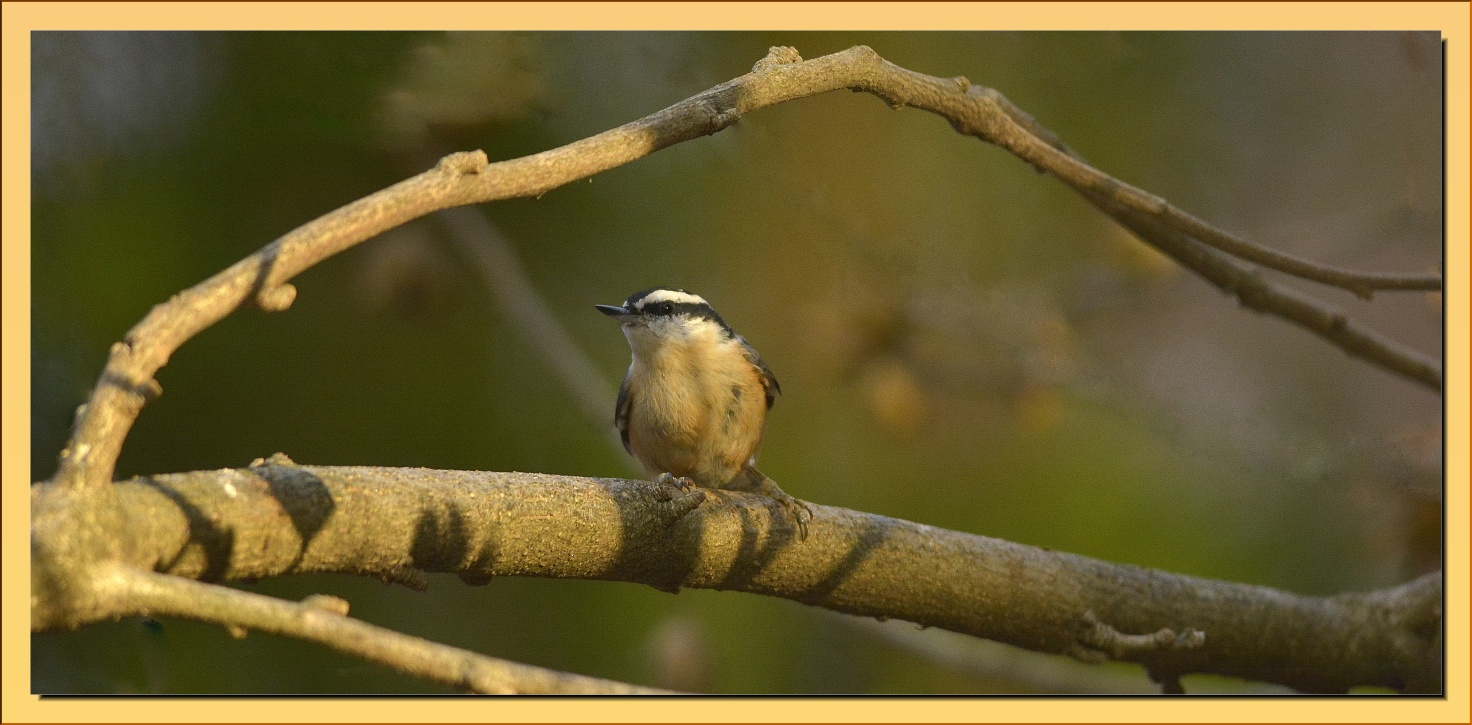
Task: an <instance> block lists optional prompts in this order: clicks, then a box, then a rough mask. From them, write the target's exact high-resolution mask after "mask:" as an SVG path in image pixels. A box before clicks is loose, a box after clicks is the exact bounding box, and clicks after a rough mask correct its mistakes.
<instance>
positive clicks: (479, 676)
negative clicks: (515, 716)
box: [98, 566, 671, 695]
mask: <svg viewBox="0 0 1472 725" xmlns="http://www.w3.org/2000/svg"><path fill="white" fill-rule="evenodd" d="M98 579H99V584H100V586H101V587H103V588H105V589H106V590H107V593H108V595H109V596H111V597H114V598H115V601H116V602H117V609H116V615H115V616H127V615H142V616H170V617H182V618H184V619H194V620H198V621H201V622H209V623H212V624H219V625H221V626H224V627H226V628H227V629H230V630H231V632H232V635H233V636H236V637H237V638H238V637H241V636H244V630H258V631H261V632H269V633H271V634H279V635H283V636H287V637H295V638H297V639H303V640H307V641H309V642H316V643H318V644H321V645H325V646H327V647H330V648H332V649H335V650H337V651H339V652H343V653H345V654H349V655H353V656H355V657H361V658H363V659H365V660H368V661H370V662H377V663H379V664H381V665H385V666H388V667H391V668H393V669H395V670H398V671H400V672H403V673H404V674H407V675H413V676H415V677H420V678H423V679H426V680H431V681H434V682H441V683H444V684H446V685H449V686H451V687H454V688H457V689H462V690H467V691H470V692H481V693H487V694H498V695H513V694H558V695H656V694H671V693H669V692H668V691H666V690H657V689H653V688H648V687H639V686H637V685H629V684H626V683H622V682H614V681H612V680H602V679H598V678H595V677H584V676H582V675H575V674H571V673H567V672H559V671H557V670H549V669H547V668H545V667H536V666H533V665H526V664H521V663H519V662H511V661H508V660H502V659H497V658H495V657H487V656H485V655H481V654H477V653H475V652H471V651H469V650H463V649H459V648H457V647H450V646H448V645H443V644H438V643H435V642H431V641H429V640H426V639H421V638H419V637H411V636H409V635H407V634H402V633H399V632H395V631H393V630H391V629H384V628H383V627H376V626H374V625H371V624H368V623H366V622H362V621H359V620H356V619H350V618H349V617H348V616H347V602H346V601H344V600H342V599H339V598H337V597H332V596H326V595H320V594H318V595H313V596H310V597H307V598H306V599H304V600H302V602H300V603H296V604H293V603H291V602H286V601H282V600H280V599H275V598H273V597H267V596H263V595H260V594H254V593H251V592H244V591H240V590H238V589H231V588H228V587H223V586H219V585H215V584H204V583H201V582H197V581H193V580H190V579H184V578H182V577H176V576H169V575H166V574H157V573H154V572H148V571H142V570H139V569H134V568H132V567H127V566H114V567H110V568H109V569H108V570H106V571H103V572H99V576H98Z"/></svg>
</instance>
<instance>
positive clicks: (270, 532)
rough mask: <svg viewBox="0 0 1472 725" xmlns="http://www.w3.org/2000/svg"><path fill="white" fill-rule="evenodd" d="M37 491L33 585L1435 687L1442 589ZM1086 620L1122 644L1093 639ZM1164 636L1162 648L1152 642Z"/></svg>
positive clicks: (367, 497)
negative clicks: (716, 617) (581, 592)
mask: <svg viewBox="0 0 1472 725" xmlns="http://www.w3.org/2000/svg"><path fill="white" fill-rule="evenodd" d="M40 488H45V489H53V490H46V491H42V492H40V493H38V494H36V496H37V499H36V500H35V501H33V510H34V511H37V512H39V513H38V514H37V516H38V523H36V524H35V527H36V528H37V529H38V530H39V531H41V532H42V537H43V539H44V542H45V544H44V545H43V546H33V552H32V557H33V561H32V570H33V571H46V572H52V571H63V572H64V571H67V569H68V567H69V562H70V561H72V559H71V557H72V556H74V552H76V551H78V550H81V549H85V548H86V546H87V545H88V544H87V542H89V541H91V540H92V538H91V537H100V538H102V539H104V540H106V541H109V542H112V545H113V546H114V547H116V549H115V550H116V551H117V552H118V554H117V556H118V557H119V558H118V562H119V563H120V564H125V565H131V566H135V567H138V568H143V569H157V570H159V571H162V572H164V573H167V574H172V575H176V576H181V577H191V578H206V579H211V580H231V579H261V578H266V577H271V576H278V575H282V574H291V573H316V572H339V573H353V574H358V575H367V576H378V575H381V574H382V573H383V572H386V571H399V570H402V569H403V568H405V567H413V568H416V569H421V570H424V571H426V572H447V573H456V574H459V575H460V576H461V577H462V578H464V579H466V580H467V581H470V582H473V583H478V582H484V581H487V580H488V579H490V578H492V577H497V576H542V577H558V578H578V579H604V580H619V581H630V582H639V583H643V584H647V585H650V586H653V587H656V588H658V589H661V590H665V591H676V590H678V589H680V588H681V587H698V588H709V589H722V590H735V591H744V592H752V593H757V594H765V595H769V596H777V597H783V598H787V599H792V600H795V601H798V602H803V603H806V604H811V605H815V606H820V607H824V608H827V609H832V610H835V611H839V612H845V613H849V614H857V615H861V616H882V617H892V618H895V619H904V620H908V621H912V622H917V623H920V624H923V625H927V626H932V627H938V628H942V629H948V630H951V631H955V632H962V633H966V634H971V635H975V636H980V637H985V638H988V639H994V640H997V641H1000V642H1005V643H1008V644H1012V645H1016V646H1019V647H1023V648H1026V649H1030V650H1035V651H1040V652H1051V653H1063V654H1075V655H1076V654H1077V652H1078V651H1079V650H1080V648H1081V646H1083V647H1086V648H1088V649H1089V650H1091V651H1092V652H1094V653H1096V654H1095V655H1094V659H1095V661H1097V660H1098V659H1101V658H1111V657H1112V658H1117V659H1122V660H1128V661H1134V662H1139V663H1141V664H1144V665H1145V666H1146V667H1147V670H1149V671H1151V672H1155V673H1159V672H1170V673H1175V674H1189V673H1198V672H1201V673H1216V674H1226V675H1235V676H1239V677H1246V678H1249V679H1255V680H1261V681H1265V682H1275V683H1280V684H1285V685H1288V686H1291V687H1295V688H1298V689H1303V690H1310V691H1343V690H1344V689H1346V688H1348V687H1351V686H1354V685H1361V684H1372V685H1382V686H1387V687H1395V688H1408V689H1415V690H1417V691H1426V690H1428V689H1429V690H1434V689H1436V688H1438V687H1439V686H1440V677H1441V674H1440V673H1441V670H1440V657H1441V649H1440V641H1441V640H1440V637H1439V633H1440V631H1441V614H1440V609H1439V602H1440V593H1441V577H1440V575H1439V574H1437V575H1434V576H1429V577H1424V578H1422V579H1418V580H1416V581H1414V582H1412V583H1410V584H1407V585H1404V586H1402V587H1398V588H1396V589H1389V590H1383V591H1381V592H1375V593H1370V594H1352V595H1344V596H1339V597H1330V598H1322V597H1306V596H1299V595H1295V594H1291V593H1288V592H1284V591H1281V590H1277V589H1270V588H1267V587H1260V586H1253V585H1247V584H1234V583H1229V582H1221V581H1212V580H1207V579H1200V578H1195V577H1189V576H1182V575H1176V574H1168V573H1165V572H1161V571H1155V570H1150V569H1142V568H1139V567H1135V566H1128V565H1121V564H1111V563H1108V562H1103V561H1099V560H1096V559H1089V558H1087V557H1083V556H1078V555H1074V554H1068V553H1063V552H1057V551H1050V550H1046V549H1039V548H1035V547H1030V546H1024V545H1021V544H1014V543H1010V542H1006V541H1002V540H998V539H991V538H987V537H983V536H975V535H971V534H965V533H960V532H955V531H947V530H944V529H937V528H933V527H929V526H924V525H921V524H915V523H910V522H908V521H900V520H896V519H891V518H886V517H883V516H876V515H873V514H866V513H861V512H857V511H850V510H846V509H840V508H833V507H827V506H818V505H814V506H813V507H812V509H813V514H814V516H813V520H812V522H811V525H810V531H809V535H808V538H807V539H806V540H803V541H799V540H798V539H797V536H796V532H795V531H794V530H793V529H792V528H791V524H790V521H789V519H788V517H787V516H786V515H785V514H784V512H783V511H782V510H781V509H780V508H778V507H777V505H776V504H775V503H773V502H772V501H771V500H769V499H766V498H763V497H760V496H755V495H750V494H744V493H738V492H727V491H695V492H693V493H692V494H682V493H681V492H679V490H678V489H676V488H674V487H671V486H665V485H660V484H658V483H654V482H649V481H626V480H620V479H588V478H576V477H568V476H548V475H541V474H503V473H485V472H465V471H430V470H424V469H385V468H358V467H355V468H335V467H312V466H297V465H295V464H290V463H286V462H280V461H279V459H278V462H273V463H267V464H265V465H261V466H257V467H254V468H251V469H246V470H231V469H225V470H220V471H199V472H194V473H188V474H172V475H164V476H153V477H150V478H145V479H138V480H134V481H125V482H120V483H119V484H118V485H116V486H113V487H111V490H113V491H115V492H116V495H117V497H118V504H117V509H118V510H119V511H120V512H121V513H120V514H118V515H116V516H114V517H112V518H110V519H96V520H94V519H88V518H86V517H85V516H80V515H75V514H74V513H73V511H71V510H67V509H61V508H59V507H57V506H53V505H51V501H50V500H51V499H53V498H57V499H60V500H65V498H66V497H68V496H71V495H73V494H72V493H71V492H70V491H69V490H67V489H60V488H57V487H40ZM50 511H57V512H58V514H60V515H56V516H51V515H49V514H48V512H50ZM99 532H100V533H99ZM91 579H92V577H88V576H76V577H65V578H62V579H59V580H55V581H53V580H52V579H40V580H36V579H33V584H32V588H33V597H34V599H33V605H32V626H33V628H34V629H49V628H56V627H67V626H76V625H78V624H81V623H85V622H87V621H96V620H97V619H99V618H105V617H107V616H108V615H109V610H108V609H107V608H106V607H100V606H97V605H95V603H94V602H93V599H94V598H95V597H94V595H93V594H92V593H91V592H90V590H88V589H87V586H88V584H87V582H89V581H91ZM78 582H80V584H79V583H78ZM78 587H80V589H78ZM1086 611H1093V612H1094V613H1095V615H1096V620H1097V621H1098V622H1100V623H1102V622H1108V627H1109V628H1110V629H1109V631H1112V632H1114V633H1115V634H1116V635H1117V636H1112V637H1104V636H1100V634H1099V631H1100V630H1099V628H1098V627H1093V628H1090V627H1087V626H1085V625H1084V624H1081V619H1080V618H1081V616H1082V615H1081V613H1082V612H1086ZM1085 624H1086V623H1085ZM1167 628H1168V629H1169V630H1170V631H1171V634H1170V636H1168V637H1166V636H1165V635H1163V634H1160V633H1161V632H1163V631H1164V630H1165V629H1167ZM1191 630H1194V631H1195V632H1197V634H1192V633H1191V632H1190V631H1191ZM1119 632H1153V633H1157V634H1154V635H1142V636H1139V637H1135V638H1132V637H1129V636H1127V635H1118V633H1119ZM1175 632H1182V633H1184V634H1182V635H1175V634H1174V633H1175ZM1199 633H1204V641H1201V637H1202V635H1201V634H1199ZM1167 640H1168V641H1167ZM1142 642H1143V643H1146V644H1150V645H1151V646H1143V645H1142V644H1141V643H1142ZM1178 643H1179V644H1178ZM1165 645H1169V646H1165ZM1193 645H1195V646H1193Z"/></svg>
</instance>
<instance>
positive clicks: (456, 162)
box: [434, 149, 491, 176]
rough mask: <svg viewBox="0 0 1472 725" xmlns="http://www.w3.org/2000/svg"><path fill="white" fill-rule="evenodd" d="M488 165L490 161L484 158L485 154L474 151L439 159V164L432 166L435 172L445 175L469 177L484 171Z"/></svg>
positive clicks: (458, 152) (461, 152)
mask: <svg viewBox="0 0 1472 725" xmlns="http://www.w3.org/2000/svg"><path fill="white" fill-rule="evenodd" d="M490 163H491V159H490V157H488V156H486V152H484V151H482V150H480V149H476V150H474V151H456V152H455V153H453V154H450V155H449V156H446V157H444V158H442V159H440V161H439V163H437V164H435V165H434V168H435V171H439V172H441V173H445V174H454V175H457V176H469V175H473V174H478V173H480V171H481V169H484V168H485V167H486V166H488V165H489V164H490Z"/></svg>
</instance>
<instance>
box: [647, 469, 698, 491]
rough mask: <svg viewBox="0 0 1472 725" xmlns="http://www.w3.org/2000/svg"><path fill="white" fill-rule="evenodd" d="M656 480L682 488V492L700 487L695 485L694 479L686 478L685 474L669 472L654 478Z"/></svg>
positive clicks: (656, 481)
mask: <svg viewBox="0 0 1472 725" xmlns="http://www.w3.org/2000/svg"><path fill="white" fill-rule="evenodd" d="M654 482H655V483H663V484H665V485H668V486H674V487H675V488H678V489H680V492H681V493H690V492H691V491H694V490H695V489H697V488H699V486H696V485H695V480H694V479H691V478H686V477H685V476H676V475H674V474H671V473H668V472H666V473H661V474H659V477H658V478H656V479H654Z"/></svg>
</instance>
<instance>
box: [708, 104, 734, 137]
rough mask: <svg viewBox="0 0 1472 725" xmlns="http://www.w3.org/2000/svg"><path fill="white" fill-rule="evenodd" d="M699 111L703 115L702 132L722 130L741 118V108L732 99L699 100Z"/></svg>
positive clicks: (710, 132)
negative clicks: (703, 129)
mask: <svg viewBox="0 0 1472 725" xmlns="http://www.w3.org/2000/svg"><path fill="white" fill-rule="evenodd" d="M700 111H701V113H702V114H704V116H705V131H704V134H705V135H707V136H709V135H711V134H714V133H717V132H719V131H723V130H725V129H726V128H728V127H730V126H732V125H734V124H735V123H736V122H737V121H740V120H741V109H739V108H737V107H736V105H735V103H734V99H733V100H731V101H726V100H717V99H714V98H708V99H705V100H702V101H701V102H700Z"/></svg>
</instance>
